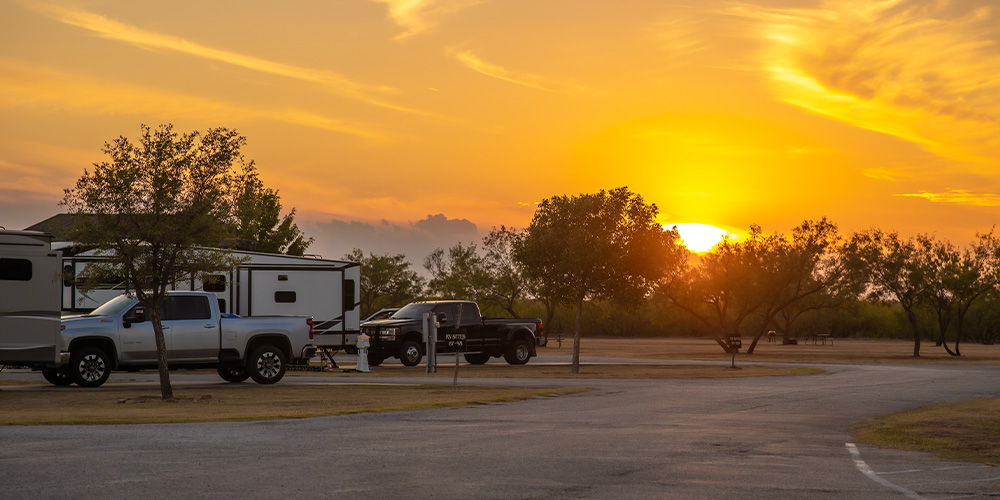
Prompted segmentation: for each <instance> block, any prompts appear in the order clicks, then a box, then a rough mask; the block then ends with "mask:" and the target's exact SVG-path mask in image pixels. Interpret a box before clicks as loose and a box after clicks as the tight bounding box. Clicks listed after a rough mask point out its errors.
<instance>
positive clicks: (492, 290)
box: [481, 226, 530, 318]
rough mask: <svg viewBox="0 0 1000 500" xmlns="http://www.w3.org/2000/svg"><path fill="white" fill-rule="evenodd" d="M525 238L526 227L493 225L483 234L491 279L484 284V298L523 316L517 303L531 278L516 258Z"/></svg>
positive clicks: (486, 267) (513, 313)
mask: <svg viewBox="0 0 1000 500" xmlns="http://www.w3.org/2000/svg"><path fill="white" fill-rule="evenodd" d="M523 239H524V231H521V230H517V229H514V228H508V227H505V226H500V228H499V229H497V228H495V227H494V228H493V230H491V231H490V234H488V235H486V236H485V237H484V238H483V248H485V249H486V256H485V257H483V270H484V271H485V274H486V277H487V281H486V282H485V283H484V286H483V297H481V299H482V300H484V301H487V302H492V303H494V304H496V305H498V306H500V307H501V308H502V309H503V310H505V311H507V312H508V313H510V315H511V316H512V317H515V318H520V317H521V316H519V315H518V314H517V310H515V308H514V306H515V305H516V304H517V301H518V300H520V299H521V297H523V296H524V295H525V294H526V293H527V290H528V287H529V285H530V284H529V282H528V281H529V280H528V279H527V278H525V276H524V272H523V270H522V269H521V263H520V262H518V261H517V259H515V258H514V249H515V248H516V247H517V246H518V245H519V244H520V243H521V240H523Z"/></svg>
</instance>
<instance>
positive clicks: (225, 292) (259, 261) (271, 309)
mask: <svg viewBox="0 0 1000 500" xmlns="http://www.w3.org/2000/svg"><path fill="white" fill-rule="evenodd" d="M233 255H234V256H235V257H237V258H242V259H243V263H242V264H240V265H239V266H238V267H236V268H234V269H230V270H227V271H225V272H218V273H210V274H209V275H208V276H195V277H193V278H192V279H189V280H185V281H182V282H179V283H176V284H174V287H173V288H174V289H175V290H197V291H206V292H213V293H215V295H216V297H217V298H218V302H219V310H220V311H222V312H223V313H229V314H236V315H240V316H274V315H292V316H312V317H313V318H314V320H315V330H316V338H315V341H314V342H315V345H316V346H317V347H322V348H326V349H328V350H353V348H354V346H355V345H356V343H357V336H358V332H359V330H360V323H361V304H360V302H359V297H360V294H361V290H360V287H361V265H360V264H358V263H355V262H346V261H337V260H327V259H320V258H314V257H297V256H293V255H281V254H268V253H260V252H248V251H233ZM104 258H105V257H102V256H100V255H98V254H96V253H95V252H93V251H87V252H81V253H78V254H76V255H72V256H66V257H63V259H62V268H63V272H62V275H63V281H62V311H63V313H64V314H83V313H86V312H88V311H91V310H93V309H94V308H96V307H98V306H100V305H101V304H103V303H104V302H106V301H108V300H110V299H112V298H114V297H116V296H118V295H120V294H121V293H123V292H125V283H124V282H112V283H105V284H101V285H100V286H98V287H96V288H94V289H91V290H89V291H87V292H84V291H83V290H82V289H81V288H80V287H79V286H77V283H76V280H75V277H76V276H78V275H79V274H80V272H81V271H83V269H84V268H85V267H86V266H87V264H88V263H90V262H94V261H96V260H101V259H104Z"/></svg>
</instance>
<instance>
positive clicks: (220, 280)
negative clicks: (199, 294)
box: [201, 274, 226, 292]
mask: <svg viewBox="0 0 1000 500" xmlns="http://www.w3.org/2000/svg"><path fill="white" fill-rule="evenodd" d="M201 279H202V284H201V289H202V290H204V291H206V292H225V291H226V275H224V274H206V275H204V276H203V277H202V278H201Z"/></svg>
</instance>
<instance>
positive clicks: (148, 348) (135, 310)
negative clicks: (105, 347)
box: [118, 304, 170, 363]
mask: <svg viewBox="0 0 1000 500" xmlns="http://www.w3.org/2000/svg"><path fill="white" fill-rule="evenodd" d="M160 318H165V316H164V314H163V309H161V311H160ZM162 322H163V327H164V328H167V325H168V324H169V322H168V321H166V320H163V321H162ZM125 325H128V326H127V327H126V326H125ZM168 331H170V330H164V338H165V340H166V341H167V348H168V349H169V347H170V343H169V342H170V339H169V337H167V335H166V332H168ZM118 338H119V343H120V344H121V346H120V348H119V349H120V352H119V356H121V360H122V361H123V362H126V363H155V362H156V335H155V334H154V333H153V322H152V321H150V320H149V314H146V308H145V306H143V305H142V304H137V305H135V306H132V309H130V310H129V311H128V312H126V313H125V315H124V316H123V317H122V324H121V325H119V326H118Z"/></svg>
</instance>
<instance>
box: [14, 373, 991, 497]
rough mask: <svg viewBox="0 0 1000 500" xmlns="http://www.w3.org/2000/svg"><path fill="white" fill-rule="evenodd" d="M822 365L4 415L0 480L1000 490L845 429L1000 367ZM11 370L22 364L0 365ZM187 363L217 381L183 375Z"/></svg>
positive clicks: (32, 493) (45, 492)
mask: <svg viewBox="0 0 1000 500" xmlns="http://www.w3.org/2000/svg"><path fill="white" fill-rule="evenodd" d="M555 359H560V358H553V360H555ZM562 359H565V358H562ZM535 361H546V359H544V358H543V359H540V360H533V362H535ZM442 366H444V365H443V364H442ZM824 368H826V369H827V370H828V374H826V375H819V376H809V377H773V378H752V379H718V380H559V379H550V380H532V379H493V380H471V379H463V383H468V384H473V383H483V384H497V385H526V386H545V387H553V386H586V387H595V388H597V389H598V390H596V391H591V392H587V393H583V394H578V395H572V396H563V397H558V398H539V399H535V400H530V401H524V402H518V403H508V404H496V405H487V406H475V407H468V408H460V409H440V410H429V411H418V412H399V413H384V414H361V415H351V416H339V417H324V418H313V419H302V420H284V421H267V422H250V423H207V424H170V425H128V426H55V427H53V426H44V427H34V426H23V427H22V426H18V427H3V428H0V443H2V446H0V497H3V498H12V499H21V498H67V499H70V498H74V499H75V498H93V499H105V498H107V499H115V498H185V499H188V498H220V497H231V498H348V499H369V498H370V499H396V498H434V499H451V498H454V499H470V498H477V499H478V498H496V499H515V498H517V499H520V498H523V499H535V498H537V499H550V498H566V499H570V498H573V499H575V498H602V499H603V498H609V499H610V498H614V499H620V498H670V499H757V498H760V499H820V498H822V499H882V498H888V499H892V498H910V499H935V500H937V499H951V498H995V497H997V496H1000V467H989V466H981V465H976V464H961V463H951V462H941V461H938V460H934V459H933V458H930V457H929V456H927V455H925V454H921V453H912V452H900V451H892V450H880V449H875V448H871V447H866V446H860V445H859V446H856V447H855V446H854V445H853V444H851V438H850V433H849V430H848V427H849V425H850V424H851V423H852V422H856V421H859V420H864V419H868V418H872V417H876V416H879V415H884V414H888V413H893V412H897V411H902V410H907V409H911V408H916V407H920V406H925V405H928V404H932V403H936V402H942V401H956V400H962V399H969V398H978V397H1000V367H941V366H928V367H919V366H824ZM720 369H722V367H720ZM8 376H14V375H8V374H0V378H3V377H8ZM36 376H37V375H36ZM129 376H130V377H132V376H133V375H129ZM172 380H174V381H175V383H178V384H180V383H194V384H202V383H204V384H214V383H216V382H215V381H214V380H212V379H211V378H198V377H196V376H185V375H177V376H175V377H172ZM300 381H301V382H308V381H324V382H330V383H333V384H344V383H355V382H377V383H387V382H397V383H413V382H416V383H427V382H428V380H427V379H420V380H417V381H413V380H407V379H393V380H391V381H390V380H387V379H384V378H379V379H374V378H366V377H364V376H363V375H359V376H358V377H357V378H351V379H343V378H338V379H336V380H331V379H329V378H322V379H321V378H314V379H311V378H299V377H295V378H294V379H292V378H286V379H285V381H282V382H281V383H282V384H285V383H299V382H300ZM441 382H442V383H451V379H450V378H447V379H442V380H441ZM40 383H41V382H40ZM2 406H3V392H2V391H0V408H2Z"/></svg>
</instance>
